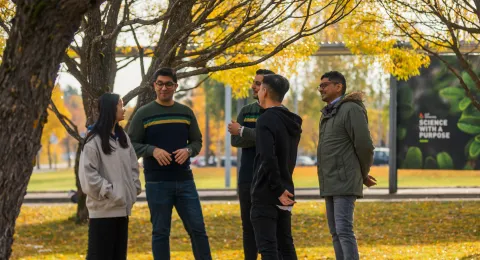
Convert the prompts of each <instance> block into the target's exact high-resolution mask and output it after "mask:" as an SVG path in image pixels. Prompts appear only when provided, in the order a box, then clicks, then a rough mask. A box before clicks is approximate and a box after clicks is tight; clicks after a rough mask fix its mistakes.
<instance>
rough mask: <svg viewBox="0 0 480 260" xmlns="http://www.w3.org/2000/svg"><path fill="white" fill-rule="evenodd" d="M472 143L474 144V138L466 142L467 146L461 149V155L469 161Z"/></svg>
mask: <svg viewBox="0 0 480 260" xmlns="http://www.w3.org/2000/svg"><path fill="white" fill-rule="evenodd" d="M473 142H475V138H472V139H470V141H468V143H467V145H465V148H464V149H463V153H464V154H465V156H466V157H467V158H468V159H471V158H470V145H472V143H473Z"/></svg>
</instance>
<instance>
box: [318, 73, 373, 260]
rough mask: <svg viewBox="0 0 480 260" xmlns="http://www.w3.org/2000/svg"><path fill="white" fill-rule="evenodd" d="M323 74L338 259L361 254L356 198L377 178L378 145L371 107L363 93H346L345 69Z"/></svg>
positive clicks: (322, 159)
mask: <svg viewBox="0 0 480 260" xmlns="http://www.w3.org/2000/svg"><path fill="white" fill-rule="evenodd" d="M321 80H322V81H321V84H320V85H319V87H318V90H319V92H320V94H321V95H322V100H323V101H325V102H327V103H328V105H327V106H325V107H324V108H323V109H322V116H321V119H320V133H319V134H320V138H319V144H318V149H317V157H318V178H319V181H320V196H322V197H324V198H325V203H326V208H327V219H328V227H329V229H330V233H331V234H332V239H333V247H334V249H335V255H336V259H337V260H339V259H342V260H343V259H359V254H358V246H357V241H356V238H355V234H354V232H353V211H354V208H355V201H356V199H357V198H361V197H363V184H365V185H366V186H367V187H371V186H373V185H375V184H376V180H375V178H373V177H372V176H370V175H369V174H368V173H369V171H370V166H371V165H372V162H373V149H374V147H373V144H372V138H371V136H370V131H369V130H368V119H367V111H366V109H365V106H364V105H363V102H362V97H363V95H362V94H361V93H359V92H354V93H351V94H348V95H345V92H346V87H347V84H346V81H345V77H344V76H343V75H342V74H341V73H339V72H337V71H331V72H328V73H326V74H324V75H323V76H322V78H321Z"/></svg>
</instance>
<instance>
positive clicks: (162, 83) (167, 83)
mask: <svg viewBox="0 0 480 260" xmlns="http://www.w3.org/2000/svg"><path fill="white" fill-rule="evenodd" d="M155 85H157V86H158V87H159V88H162V87H163V86H165V88H167V89H172V88H173V87H175V86H176V85H177V84H176V83H175V82H172V81H167V82H161V81H156V82H155Z"/></svg>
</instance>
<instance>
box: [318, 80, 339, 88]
mask: <svg viewBox="0 0 480 260" xmlns="http://www.w3.org/2000/svg"><path fill="white" fill-rule="evenodd" d="M339 83H340V82H336V81H328V82H323V83H322V84H320V85H319V86H318V87H317V89H324V88H326V87H328V86H329V85H330V84H339Z"/></svg>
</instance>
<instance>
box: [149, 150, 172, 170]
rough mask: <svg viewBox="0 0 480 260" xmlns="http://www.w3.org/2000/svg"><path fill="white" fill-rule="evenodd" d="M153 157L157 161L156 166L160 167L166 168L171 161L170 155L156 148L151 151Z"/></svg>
mask: <svg viewBox="0 0 480 260" xmlns="http://www.w3.org/2000/svg"><path fill="white" fill-rule="evenodd" d="M153 157H154V158H155V159H157V162H158V164H160V165H161V166H167V165H169V164H170V162H171V161H172V158H171V154H169V153H168V152H167V151H165V150H163V149H160V148H158V147H157V148H155V150H153Z"/></svg>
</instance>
